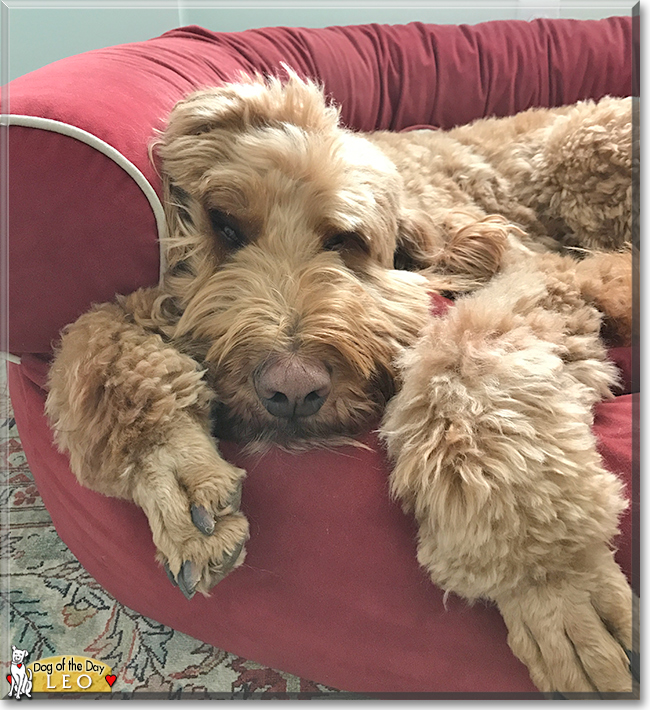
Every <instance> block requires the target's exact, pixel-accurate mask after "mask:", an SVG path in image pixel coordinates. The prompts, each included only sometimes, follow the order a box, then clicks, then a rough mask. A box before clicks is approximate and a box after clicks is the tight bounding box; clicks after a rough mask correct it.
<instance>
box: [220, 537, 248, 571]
mask: <svg viewBox="0 0 650 710" xmlns="http://www.w3.org/2000/svg"><path fill="white" fill-rule="evenodd" d="M243 548H244V543H243V542H240V543H239V544H238V545H237V546H236V547H235V548H234V550H232V551H231V552H226V554H225V555H224V558H223V560H222V562H221V566H222V568H223V569H224V570H228V571H230V568H231V567H232V566H233V565H234V564H235V562H237V559H238V558H239V555H240V554H241V551H242V550H243Z"/></svg>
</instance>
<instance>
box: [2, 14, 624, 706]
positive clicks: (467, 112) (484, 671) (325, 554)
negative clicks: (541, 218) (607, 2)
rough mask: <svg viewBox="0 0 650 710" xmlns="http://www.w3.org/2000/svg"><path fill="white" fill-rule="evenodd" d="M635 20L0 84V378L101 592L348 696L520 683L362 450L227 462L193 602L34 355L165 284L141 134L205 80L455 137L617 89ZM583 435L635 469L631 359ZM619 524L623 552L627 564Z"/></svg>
mask: <svg viewBox="0 0 650 710" xmlns="http://www.w3.org/2000/svg"><path fill="white" fill-rule="evenodd" d="M631 58H632V23H631V21H630V19H629V18H610V19H607V20H601V21H571V20H555V21H553V20H538V21H534V22H531V23H524V22H491V23H484V24H481V25H476V26H444V25H422V24H418V23H414V24H410V25H405V26H376V25H369V26H358V27H336V28H327V29H322V30H306V29H287V28H274V29H267V30H250V31H247V32H242V33H236V34H214V33H212V32H208V31H206V30H203V29H200V28H198V27H187V28H183V29H177V30H173V31H171V32H168V33H167V34H165V35H163V36H162V37H159V38H157V39H153V40H150V41H148V42H141V43H136V44H130V45H123V46H118V47H113V48H109V49H102V50H97V51H94V52H89V53H86V54H83V55H79V56H76V57H71V58H69V59H65V60H62V61H60V62H57V63H55V64H52V65H50V66H47V67H44V68H43V69H40V70H38V71H36V72H33V73H31V74H28V75H26V76H24V77H21V78H19V79H16V80H15V81H14V82H12V83H11V84H10V85H9V94H10V102H11V103H10V105H11V112H12V114H13V115H12V117H11V119H10V124H11V128H10V130H9V160H10V183H9V190H10V192H9V210H10V211H9V229H10V240H9V247H10V307H11V320H10V342H9V345H8V348H9V350H10V351H11V352H12V353H13V354H15V355H17V356H20V357H21V358H22V361H21V364H20V365H11V366H10V369H9V384H10V390H11V396H12V401H13V405H14V410H15V415H16V420H17V424H18V428H19V432H20V436H21V439H22V442H23V445H24V448H25V452H26V454H27V457H28V460H29V463H30V466H31V469H32V472H33V474H34V477H35V479H36V482H37V484H38V488H39V491H40V493H41V495H42V497H43V500H44V502H45V504H46V506H47V508H48V510H49V511H50V513H51V515H52V519H53V520H54V524H55V526H56V529H57V531H58V533H59V534H60V536H61V538H62V539H63V540H64V541H65V542H66V544H67V545H68V546H69V547H70V549H71V550H72V552H73V553H74V554H75V555H76V556H77V558H78V559H79V560H80V562H81V563H82V564H83V565H84V567H85V568H86V569H87V570H88V571H89V572H90V574H92V575H93V576H94V577H95V578H96V579H97V580H98V582H99V583H100V584H102V585H103V586H104V587H105V588H106V589H107V590H109V591H110V592H111V593H112V594H113V595H114V596H115V598H116V599H118V600H119V601H120V602H122V603H123V604H126V605H127V606H129V607H131V608H133V609H135V610H137V611H138V612H140V613H142V614H145V615H146V616H149V617H152V618H154V619H156V620H158V621H161V622H164V623H165V624H168V625H169V626H171V627H173V628H176V629H179V630H181V631H183V632H185V633H188V634H191V635H192V636H195V637H196V638H198V639H201V640H203V641H206V642H209V643H211V644H213V645H215V646H218V647H220V648H223V649H226V650H228V651H231V652H233V653H236V654H239V655H241V656H244V657H246V658H250V659H252V660H255V661H258V662H260V663H262V664H265V665H270V666H273V667H277V668H280V669H283V670H285V671H289V672H291V673H295V674H297V675H300V676H302V677H306V678H310V679H312V680H315V681H318V682H320V683H325V684H328V685H331V686H334V687H337V688H340V689H343V690H348V691H356V692H361V693H432V692H434V693H455V692H465V693H471V692H479V693H489V692H497V693H505V692H519V693H526V692H534V690H535V689H534V686H533V685H532V683H531V681H530V679H529V677H528V673H527V671H526V669H525V667H524V666H523V665H522V664H521V663H519V661H517V660H516V659H515V658H514V656H513V655H512V653H511V652H510V650H509V648H508V646H507V644H506V631H505V627H504V625H503V622H502V621H501V618H500V616H499V614H498V612H497V611H496V609H495V608H493V607H491V606H489V605H483V604H477V605H475V606H473V607H469V606H468V605H466V604H465V603H464V602H463V601H462V600H460V599H457V598H454V597H451V598H450V599H449V600H448V603H447V608H446V609H445V607H444V606H443V603H442V593H441V592H440V590H438V589H437V588H435V587H434V586H433V585H432V584H431V583H430V581H429V580H428V578H427V576H426V575H425V574H424V573H423V572H422V571H421V570H420V569H419V567H418V565H417V562H416V559H415V533H416V530H415V526H414V524H413V522H412V521H411V520H410V519H409V518H407V517H405V516H404V515H403V514H402V512H401V510H400V509H399V507H398V506H396V505H395V504H393V503H392V502H391V501H390V499H389V496H388V488H387V477H388V468H387V464H386V461H385V458H384V455H383V452H382V450H381V448H380V446H379V445H378V443H377V440H376V438H375V436H374V435H373V434H372V433H369V434H368V435H367V436H366V437H365V438H364V441H365V442H366V443H367V444H369V445H370V450H359V449H357V448H349V449H341V450H338V451H334V452H324V451H313V452H308V453H304V454H300V455H288V454H285V453H282V452H280V451H277V450H272V451H270V452H269V453H268V454H267V455H265V456H262V457H255V458H253V457H248V458H247V457H245V456H243V455H242V453H241V451H240V450H239V449H238V448H237V447H236V446H235V445H233V444H231V443H228V442H222V444H221V448H222V451H223V453H224V455H225V456H226V457H227V458H228V459H229V460H232V461H233V462H235V463H236V464H237V465H239V466H242V467H244V468H246V469H247V470H248V478H247V480H246V484H245V487H244V495H243V501H242V509H243V510H244V512H245V513H246V514H247V516H248V518H249V520H250V523H251V533H252V536H251V540H250V542H249V545H248V557H247V559H246V563H245V565H244V566H243V567H241V568H240V569H238V570H236V571H235V572H234V573H233V574H231V575H230V576H229V577H227V578H226V579H225V580H224V581H223V582H221V583H220V584H219V585H218V586H217V587H216V588H215V589H214V592H213V594H212V596H211V597H210V598H209V599H205V598H203V597H201V596H200V595H197V596H196V597H194V598H193V599H192V600H191V601H187V600H186V599H185V598H184V597H183V595H182V594H181V592H180V591H179V590H178V589H176V588H174V587H172V586H171V584H169V582H168V580H167V578H166V575H165V572H164V570H163V569H162V568H161V567H159V566H158V565H157V564H156V562H155V561H154V547H153V543H152V540H151V534H150V532H149V529H148V526H147V521H146V519H145V517H144V515H143V513H142V512H141V511H140V510H139V509H138V508H136V507H135V506H134V505H132V504H130V503H126V502H124V501H119V500H115V499H110V498H106V497H103V496H101V495H98V494H96V493H93V492H92V491H90V490H87V489H84V488H82V487H80V486H79V485H78V484H77V482H76V479H75V478H74V476H73V475H72V473H71V472H70V469H69V466H68V461H67V458H66V457H65V456H62V455H61V454H59V453H58V452H57V451H56V450H55V448H54V447H53V445H52V436H51V432H50V430H49V428H48V425H47V422H46V420H45V418H44V415H43V404H44V400H45V391H44V388H43V385H44V382H45V378H46V374H47V366H48V355H49V354H50V353H51V348H52V345H53V343H54V342H55V341H56V339H57V335H58V332H59V330H60V328H61V327H62V326H64V325H65V324H66V323H68V322H70V321H72V320H74V319H75V318H76V317H77V316H78V315H80V314H81V313H82V312H83V311H85V310H86V309H87V308H88V307H89V305H90V304H91V303H92V302H98V301H103V300H110V299H112V298H113V296H114V294H115V293H116V292H119V293H127V292H130V291H132V290H134V289H136V288H138V287H139V286H147V285H153V284H155V283H156V281H157V279H158V274H159V269H160V260H159V249H158V244H157V237H158V235H159V234H160V233H162V230H163V229H164V224H163V220H162V212H161V208H160V203H159V195H160V192H161V191H160V181H159V178H158V176H157V175H156V173H155V171H154V169H153V168H152V166H151V165H150V163H149V160H148V156H147V144H148V143H149V141H150V140H151V138H152V136H153V133H154V129H156V128H161V127H162V125H163V122H164V117H165V115H166V114H167V113H168V111H169V110H170V109H171V107H172V105H173V104H174V103H175V102H176V101H177V100H178V99H179V98H180V97H181V96H182V95H184V94H185V93H187V92H188V91H190V90H191V89H194V88H196V87H199V86H205V85H214V84H219V83H222V82H224V81H226V80H232V79H236V76H237V73H238V72H239V71H241V70H244V71H247V72H252V71H256V70H257V71H261V72H264V73H276V72H278V71H281V69H280V63H281V62H286V63H287V64H289V65H290V66H292V67H294V68H295V69H296V70H297V71H298V72H299V73H302V74H304V75H307V76H311V77H317V78H319V79H320V80H322V81H323V83H324V85H325V88H326V91H327V93H328V94H329V95H331V96H332V97H333V98H334V99H336V101H337V102H339V103H340V104H341V105H342V107H343V112H342V116H343V120H344V122H345V123H346V124H347V125H349V126H351V127H354V128H358V129H363V130H370V129H374V128H382V129H385V128H388V129H393V130H402V129H405V128H407V127H409V126H411V125H416V124H428V125H433V126H437V127H442V128H448V127H450V126H452V125H455V124H458V123H465V122H468V121H471V120H472V119H474V118H477V117H480V116H484V115H492V114H496V115H507V114H512V113H514V112H516V111H520V110H523V109H526V108H528V107H530V106H554V105H560V104H563V103H572V102H574V101H577V100H579V99H583V98H588V97H592V98H600V97H601V96H603V95H605V94H611V95H617V96H627V95H630V93H631V91H632V69H631ZM615 356H616V358H617V361H619V362H620V363H621V364H622V365H623V370H625V371H626V372H627V375H626V377H624V379H625V380H626V385H625V386H624V387H623V388H622V393H621V394H620V395H619V396H617V397H616V398H615V399H614V400H612V401H609V402H607V403H603V404H601V405H600V406H599V407H598V411H597V416H596V424H595V429H596V432H597V434H598V436H599V440H600V444H601V450H602V453H603V456H604V457H605V461H606V463H607V465H608V466H609V467H610V468H611V469H612V470H614V471H616V472H617V473H620V474H621V476H622V477H624V478H625V480H626V481H627V482H628V486H629V485H630V481H631V472H632V450H633V446H632V422H633V418H632V408H633V407H632V405H633V402H632V395H631V394H630V392H631V391H632V390H631V384H630V374H629V373H630V358H631V355H630V351H629V350H627V351H619V352H618V353H615ZM630 521H631V516H630V515H629V514H628V515H627V517H626V518H625V519H624V521H623V528H622V529H623V532H622V535H621V536H620V540H619V541H618V544H619V562H620V563H621V564H622V565H623V567H624V569H625V570H626V572H627V574H628V575H630V574H631V572H632V564H631V559H632V547H631V545H632V543H631V540H632V538H631V532H630Z"/></svg>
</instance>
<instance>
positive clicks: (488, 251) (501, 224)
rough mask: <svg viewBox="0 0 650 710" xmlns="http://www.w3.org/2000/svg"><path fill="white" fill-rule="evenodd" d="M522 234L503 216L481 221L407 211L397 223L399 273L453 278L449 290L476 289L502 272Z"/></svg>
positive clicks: (466, 216) (455, 214)
mask: <svg viewBox="0 0 650 710" xmlns="http://www.w3.org/2000/svg"><path fill="white" fill-rule="evenodd" d="M516 232H519V233H521V230H520V229H518V228H517V227H515V226H514V225H512V224H510V223H509V222H508V221H507V220H506V219H504V218H503V217H501V216H500V215H487V216H480V217H478V219H477V218H476V216H475V215H470V214H466V213H464V212H462V211H458V212H456V211H454V212H451V211H450V212H447V213H444V212H440V213H438V214H437V215H431V214H429V213H426V212H424V211H421V210H405V211H404V213H403V215H402V216H401V219H400V222H399V232H398V238H397V249H396V250H395V255H394V265H395V268H396V269H406V270H409V271H423V272H428V273H430V274H437V275H441V276H448V277H449V281H450V284H449V288H450V289H451V290H455V289H454V284H456V286H457V289H458V290H468V289H473V288H476V287H477V286H479V285H481V284H483V283H485V282H486V281H488V280H489V279H491V278H492V277H493V276H494V275H495V274H496V273H497V272H498V271H499V269H500V268H501V262H502V257H503V254H504V252H505V249H506V246H507V243H508V238H509V235H510V234H511V233H516Z"/></svg>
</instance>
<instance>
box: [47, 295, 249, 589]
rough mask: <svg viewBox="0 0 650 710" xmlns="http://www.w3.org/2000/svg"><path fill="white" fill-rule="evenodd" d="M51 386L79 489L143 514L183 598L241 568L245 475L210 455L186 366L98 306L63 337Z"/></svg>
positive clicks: (204, 403)
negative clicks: (128, 503)
mask: <svg viewBox="0 0 650 710" xmlns="http://www.w3.org/2000/svg"><path fill="white" fill-rule="evenodd" d="M49 385H50V392H49V395H48V399H47V405H46V410H47V413H48V415H49V418H50V421H51V423H52V426H53V429H54V433H55V439H56V442H57V444H58V446H59V447H60V449H61V450H64V451H67V452H68V453H69V455H70V463H71V467H72V470H73V472H74V473H75V475H76V476H77V478H78V480H79V482H80V483H81V484H82V485H85V486H88V487H89V488H92V489H94V490H96V491H99V492H100V493H103V494H105V495H110V496H117V497H120V498H126V499H130V500H133V501H134V502H135V503H137V504H138V505H139V506H140V507H142V509H143V510H144V512H145V513H146V515H147V517H148V519H149V524H150V526H151V531H152V534H153V538H154V542H155V544H156V546H157V548H158V559H159V560H160V561H161V562H162V563H163V564H165V565H166V566H167V570H168V573H169V574H171V575H172V576H173V581H177V582H178V585H179V587H180V588H181V591H183V593H184V594H185V595H186V596H188V597H189V596H191V595H192V594H193V593H194V591H196V590H198V591H201V592H204V593H207V591H208V589H209V588H210V587H211V586H212V585H213V584H215V583H216V582H217V581H219V580H220V579H221V578H222V577H223V576H225V574H226V573H227V572H228V571H229V570H230V569H232V568H233V567H235V566H237V565H239V564H241V562H242V561H243V546H244V543H245V541H246V540H247V538H248V523H247V521H246V519H245V518H244V516H243V515H242V514H241V513H240V512H239V510H238V506H239V499H240V495H241V481H242V478H243V476H244V472H243V471H242V470H241V469H237V468H235V467H233V466H231V465H230V464H228V463H227V462H226V461H224V460H223V459H222V458H221V456H220V455H219V453H218V451H217V449H216V447H215V443H214V442H213V440H212V438H211V436H210V422H209V405H210V400H211V393H210V391H209V389H208V387H207V386H206V384H205V383H204V382H203V379H202V372H201V371H200V369H199V366H198V365H197V363H196V362H195V361H194V360H193V359H192V358H190V357H188V356H187V355H183V354H181V353H180V352H178V351H177V350H176V349H175V348H173V347H171V346H169V345H166V344H165V342H164V341H163V339H162V338H161V336H160V335H158V334H156V333H152V332H148V331H147V330H145V329H143V328H141V327H140V326H139V325H137V324H135V323H134V322H133V318H132V317H131V316H130V315H129V314H128V313H127V312H126V311H125V310H124V308H122V307H120V306H118V305H115V304H105V305H102V306H98V307H95V308H94V309H93V310H92V311H90V312H89V313H87V314H85V315H83V316H81V317H80V318H79V319H78V320H77V321H76V322H75V323H74V324H72V325H71V326H69V327H68V328H67V330H66V332H65V333H64V335H63V338H62V342H61V346H60V349H59V351H58V353H57V357H56V359H55V361H54V363H53V365H52V368H51V370H50V382H49Z"/></svg>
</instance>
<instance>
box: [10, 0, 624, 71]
mask: <svg viewBox="0 0 650 710" xmlns="http://www.w3.org/2000/svg"><path fill="white" fill-rule="evenodd" d="M399 2H400V0H392V2H388V3H387V2H382V0H375V1H374V2H368V0H357V1H356V2H355V3H354V5H355V6H354V7H350V0H347V1H346V2H336V0H329V1H327V0H326V1H325V2H319V3H318V5H319V6H318V7H316V6H314V5H312V6H310V5H309V4H306V3H305V2H295V1H292V0H286V1H285V2H282V3H280V2H277V0H276V1H273V0H261V1H257V2H252V1H249V2H246V0H244V1H243V2H241V1H240V2H239V3H238V4H237V7H236V8H235V7H233V6H232V5H233V4H234V3H225V2H221V3H220V2H217V1H216V0H215V1H210V2H205V1H202V0H175V1H173V0H159V1H158V2H153V1H151V2H150V1H149V0H132V1H130V2H129V1H128V0H123V1H121V0H108V1H106V0H104V1H103V2H102V3H101V6H99V3H96V2H93V0H86V1H85V2H84V1H83V0H66V2H65V3H64V2H63V0H40V1H39V0H4V3H3V5H4V8H3V10H4V11H3V13H2V27H1V28H0V29H1V35H0V36H1V37H2V47H1V52H0V62H1V66H0V80H1V81H2V83H4V82H5V81H7V80H10V79H13V78H15V77H17V76H21V75H22V74H26V73H27V72H30V71H33V70H34V69H37V68H39V67H41V66H44V65H45V64H49V63H50V62H53V61H56V60H57V59H61V58H63V57H67V56H70V55H73V54H78V53H80V52H84V51H87V50H90V49H95V48H99V47H108V46H111V45H114V44H122V43H125V42H137V41H141V40H145V39H149V38H150V37H155V36H157V35H159V34H162V33H163V32H165V31H166V30H169V29H172V28H173V27H177V26H180V25H188V24H198V25H202V26H204V27H207V28H208V29H211V30H214V31H220V32H233V31H239V30H243V29H247V28H251V27H269V26H274V25H286V26H293V27H297V26H303V27H326V26H328V25H350V24H364V23H369V22H377V23H387V24H401V23H406V22H412V21H416V20H417V21H421V22H432V23H440V24H447V23H454V24H458V23H468V24H475V23H477V22H483V21H486V20H507V19H523V20H528V19H531V17H535V16H546V17H574V18H579V19H597V18H601V17H607V16H610V15H629V14H630V13H631V8H632V5H633V3H631V2H629V1H626V0H590V1H586V0H573V2H565V1H563V0H501V1H500V2H498V3H497V2H496V0H490V1H488V0H473V2H463V1H460V2H454V3H452V2H451V0H448V1H447V2H441V1H436V0H431V1H429V2H423V1H422V0H410V1H409V2H408V6H405V5H407V3H404V2H403V0H402V7H395V5H397V4H398V3H399ZM280 4H281V5H282V7H281V8H280V7H277V6H278V5H280ZM64 5H65V6H64ZM227 5H230V7H228V6H227Z"/></svg>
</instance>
